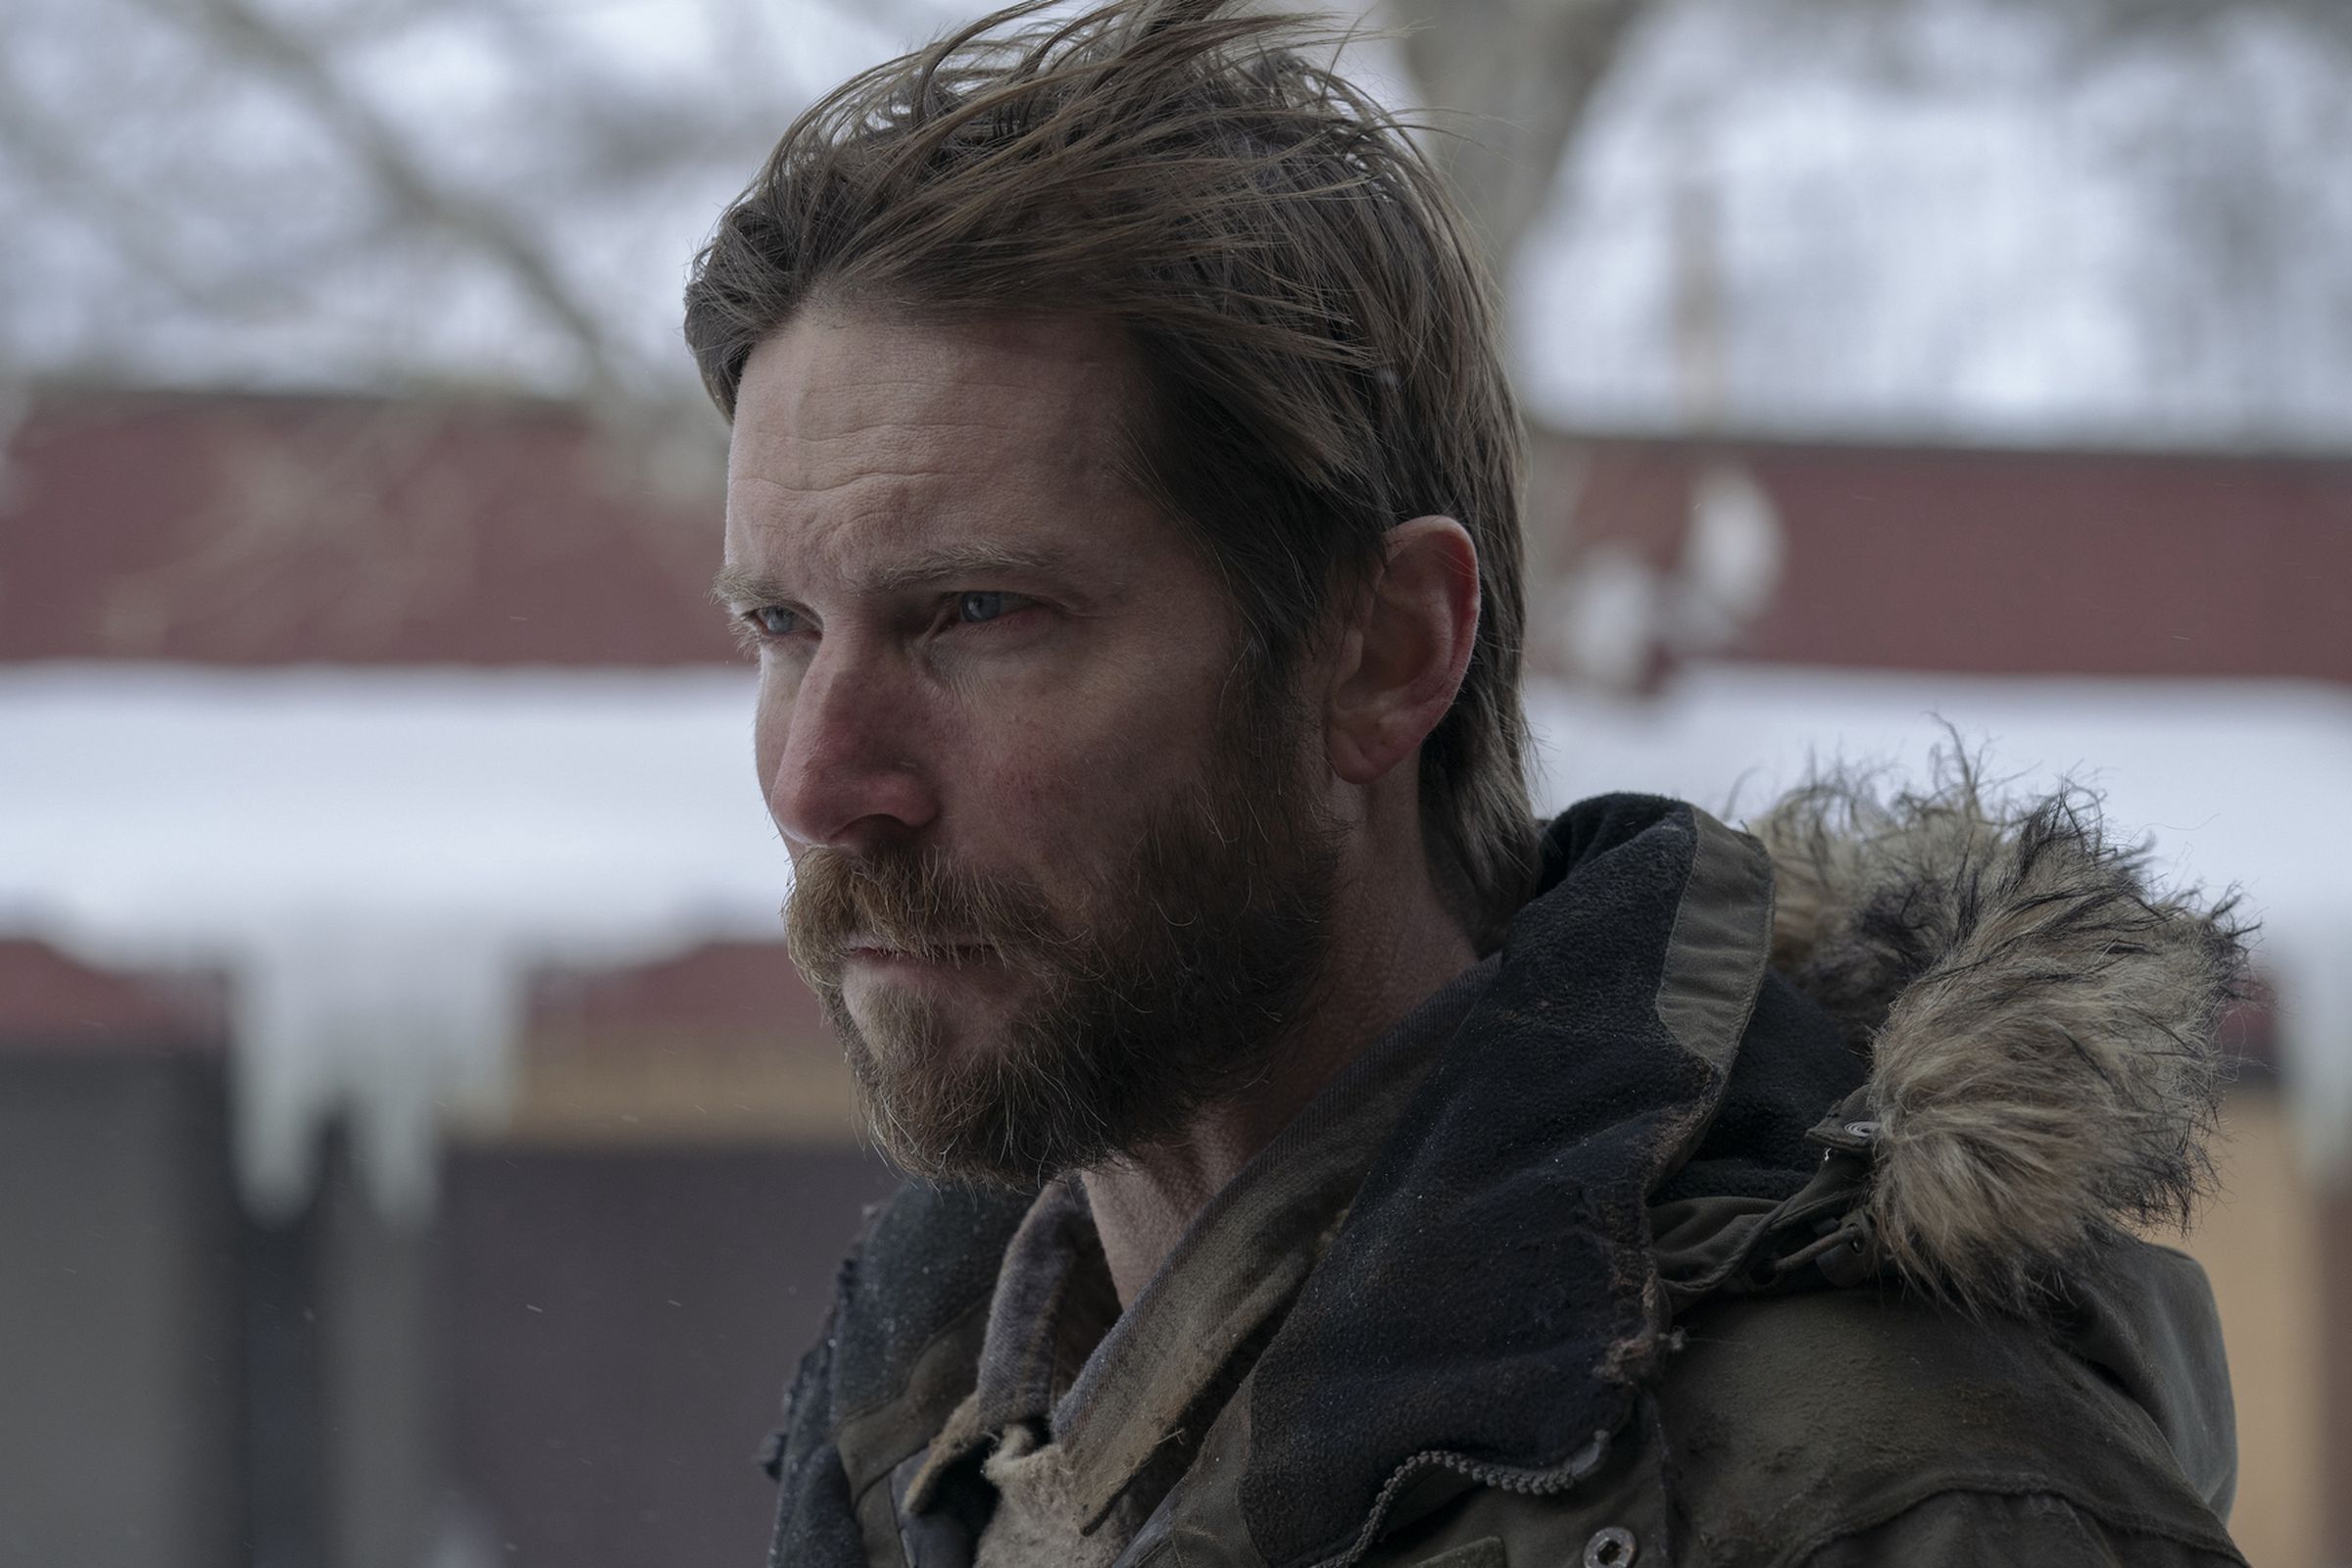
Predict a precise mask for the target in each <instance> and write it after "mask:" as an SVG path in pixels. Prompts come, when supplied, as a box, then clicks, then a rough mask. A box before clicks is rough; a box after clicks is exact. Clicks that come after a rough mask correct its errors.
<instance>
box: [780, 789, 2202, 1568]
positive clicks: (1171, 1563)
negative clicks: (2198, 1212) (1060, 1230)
mask: <svg viewBox="0 0 2352 1568" xmlns="http://www.w3.org/2000/svg"><path fill="white" fill-rule="evenodd" d="M1755 833H1756V836H1755V837H1750V836H1748V835H1744V834H1739V833H1734V832H1732V831H1731V830H1729V829H1727V828H1725V827H1723V826H1722V825H1721V824H1719V823H1717V822H1715V821H1714V820H1713V819H1711V818H1709V817H1708V816H1706V815H1705V813H1703V812H1700V811H1698V810H1696V809H1693V808H1691V807H1689V806H1686V805H1682V804H1679V803H1675V802H1669V801H1662V800H1655V799H1649V798H1643V797H1625V796H1619V797H1605V798H1602V799H1599V800H1595V801H1590V802H1587V803H1585V804H1584V805H1582V806H1580V807H1578V808H1576V809H1572V810H1571V811H1570V812H1568V813H1567V814H1566V815H1564V816H1563V817H1561V818H1560V819H1559V820H1558V821H1557V822H1555V823H1554V824H1553V825H1552V826H1551V828H1550V829H1549V830H1548V832H1547V833H1546V836H1545V840H1544V876H1543V879H1542V888H1541V891H1540V892H1539V894H1538V895H1537V897H1536V898H1535V899H1534V900H1533V901H1531V903H1530V904H1529V905H1528V907H1527V908H1526V909H1525V910H1523V911H1522V913H1521V914H1520V916H1519V918H1518V919H1517V920H1516V921H1515V922H1514V924H1513V926H1512V928H1511V931H1510V934H1509V936H1508V937H1507V938H1506V940H1505V943H1504V946H1503V949H1502V952H1501V953H1500V955H1499V956H1497V957H1495V958H1494V959H1491V960H1490V965H1489V972H1488V974H1486V975H1485V976H1484V977H1482V980H1481V985H1480V989H1479V991H1478V994H1477V996H1476V998H1475V1000H1474V1001H1473V1002H1471V1003H1469V1004H1468V1005H1467V1012H1466V1015H1464V1016H1463V1017H1462V1018H1461V1020H1460V1022H1459V1025H1458V1027H1455V1028H1453V1029H1452V1031H1451V1034H1450V1036H1449V1038H1447V1039H1446V1041H1445V1043H1444V1045H1443V1048H1442V1049H1441V1050H1440V1051H1439V1052H1438V1053H1437V1054H1436V1057H1435V1060H1434V1062H1433V1064H1432V1065H1431V1066H1430V1067H1429V1068H1428V1070H1427V1072H1426V1075H1425V1076H1424V1077H1422V1078H1420V1079H1418V1080H1416V1081H1415V1084H1414V1086H1413V1088H1412V1090H1411V1094H1410V1099H1409V1102H1408V1103H1406V1104H1405V1106H1404V1107H1403V1109H1402V1110H1401V1111H1400V1112H1399V1113H1398V1114H1397V1117H1396V1119H1395V1124H1394V1126H1393V1127H1389V1128H1387V1130H1386V1131H1385V1135H1384V1138H1385V1141H1384V1142H1383V1143H1382V1144H1381V1147H1380V1149H1379V1152H1378V1153H1377V1155H1376V1157H1373V1158H1372V1160H1371V1162H1370V1165H1369V1168H1368V1169H1367V1170H1366V1171H1365V1172H1364V1173H1363V1175H1362V1178H1361V1183H1360V1187H1358V1188H1356V1189H1355V1190H1354V1191H1353V1197H1352V1201H1349V1202H1348V1204H1347V1206H1346V1208H1345V1217H1344V1220H1343V1221H1342V1222H1341V1223H1339V1224H1338V1225H1337V1227H1336V1230H1335V1231H1333V1233H1332V1234H1329V1235H1328V1236H1327V1237H1324V1238H1322V1239H1321V1240H1320V1241H1319V1243H1318V1247H1317V1250H1315V1252H1314V1253H1313V1256H1312V1258H1311V1259H1310V1260H1309V1261H1308V1262H1306V1263H1305V1264H1302V1266H1301V1268H1300V1270H1299V1273H1300V1276H1301V1277H1300V1279H1299V1282H1298V1284H1297V1285H1296V1287H1295V1288H1286V1289H1288V1290H1289V1294H1288V1296H1287V1297H1286V1301H1285V1305H1284V1308H1283V1310H1282V1312H1281V1314H1280V1315H1279V1317H1277V1318H1275V1319H1273V1320H1271V1321H1272V1323H1273V1327H1272V1329H1271V1332H1270V1334H1268V1335H1265V1336H1256V1337H1253V1338H1252V1341H1251V1343H1250V1344H1248V1345H1247V1346H1242V1347H1237V1348H1236V1349H1235V1352H1234V1359H1233V1362H1232V1371H1233V1377H1232V1378H1231V1379H1230V1380H1229V1381H1228V1382H1226V1383H1225V1384H1223V1385H1222V1386H1221V1387H1220V1391H1219V1397H1218V1398H1217V1400H1215V1401H1214V1403H1213V1404H1212V1405H1210V1406H1209V1407H1206V1408H1201V1409H1199V1410H1196V1411H1193V1412H1191V1413H1190V1419H1191V1421H1192V1426H1191V1428H1190V1429H1189V1430H1187V1431H1185V1432H1182V1433H1180V1434H1172V1435H1171V1437H1170V1439H1169V1440H1168V1442H1167V1443H1163V1444H1162V1445H1161V1446H1160V1448H1159V1450H1158V1451H1157V1452H1156V1454H1153V1453H1151V1452H1146V1451H1141V1450H1139V1454H1138V1457H1137V1462H1136V1464H1135V1466H1134V1467H1133V1469H1134V1477H1129V1476H1128V1475H1127V1472H1126V1471H1125V1470H1124V1469H1116V1468H1114V1469H1113V1470H1112V1471H1110V1472H1109V1474H1110V1475H1111V1478H1112V1482H1113V1485H1112V1486H1111V1487H1109V1488H1106V1489H1104V1495H1102V1496H1079V1497H1074V1498H1072V1499H1071V1500H1070V1506H1072V1507H1074V1508H1076V1509H1077V1510H1079V1512H1080V1513H1081V1514H1082V1515H1084V1516H1085V1517H1084V1518H1081V1519H1079V1520H1077V1521H1076V1522H1077V1523H1079V1524H1081V1525H1092V1524H1095V1523H1099V1522H1100V1521H1101V1520H1102V1519H1103V1517H1106V1516H1107V1515H1109V1513H1110V1512H1111V1511H1112V1508H1113V1504H1114V1503H1115V1502H1116V1501H1117V1498H1116V1493H1117V1491H1118V1489H1119V1487H1120V1486H1121V1485H1125V1484H1127V1483H1128V1482H1129V1481H1131V1480H1133V1479H1136V1478H1140V1477H1141V1476H1142V1475H1143V1474H1144V1473H1145V1472H1146V1470H1147V1469H1157V1470H1158V1471H1159V1472H1160V1474H1161V1476H1162V1480H1161V1482H1160V1483H1159V1484H1158V1485H1157V1486H1156V1487H1155V1489H1154V1490H1153V1492H1152V1495H1151V1499H1150V1500H1151V1502H1152V1506H1151V1507H1150V1509H1149V1513H1148V1515H1147V1516H1144V1517H1143V1520H1142V1523H1141V1525H1140V1528H1138V1529H1136V1530H1135V1531H1134V1533H1133V1536H1132V1539H1131V1540H1130V1541H1129V1542H1128V1543H1127V1544H1126V1545H1125V1547H1124V1549H1123V1550H1122V1551H1121V1552H1120V1553H1119V1555H1118V1563H1119V1564H1120V1568H1145V1565H1152V1568H1176V1565H1179V1564H1182V1565H1187V1568H1194V1565H1199V1568H1209V1565H1216V1568H1226V1565H1232V1568H1243V1565H1248V1568H1310V1565H1335V1568H1336V1565H1352V1564H1367V1565H1390V1564H1397V1565H1403V1564H1430V1565H1435V1564H1444V1565H1446V1568H1503V1565H1520V1564H1544V1565H1547V1568H1548V1565H1576V1564H1583V1565H1585V1568H1635V1565H1637V1564H1639V1565H1641V1568H1666V1565H1668V1564H1687V1565H1700V1564H1705V1565H1726V1568H1729V1565H1734V1564H1738V1565H1750V1564H1753V1565H1764V1564H1789V1565H1799V1564H1801V1565H1806V1568H1859V1565H1863V1564H1873V1565H1878V1564H1918V1565H1923V1568H1945V1565H1961V1564H1970V1565H1974V1564H1986V1565H1989V1564H1994V1563H1999V1564H2002V1565H2004V1568H2007V1565H2015V1564H2021V1563H2034V1564H2053V1565H2056V1564H2109V1563H2115V1564H2121V1563H2131V1564H2134V1565H2155V1568H2168V1565H2182V1568H2186V1565H2191V1564H2194V1565H2200V1568H2207V1565H2217V1564H2225V1563H2240V1562H2242V1559H2241V1558H2240V1557H2239V1555H2238V1554H2237V1552H2236V1551H2235V1549H2234V1548H2233V1547H2232V1545H2231V1544H2230V1542H2229V1536H2228V1534H2227V1532H2226V1530H2225V1528H2224V1525H2223V1523H2222V1520H2223V1519H2224V1518H2226V1516H2227V1513H2228V1509H2229V1495H2230V1491H2231V1487H2232V1484H2233V1479H2234V1463H2235V1459H2234V1438H2233V1429H2232V1424H2231V1413H2230V1407H2229V1388H2228V1377H2227V1373H2226V1370H2225V1367H2224V1362H2223V1357H2222V1351H2221V1344H2220V1336H2219V1332H2218V1327H2217V1324H2216V1321H2215V1317H2214V1313H2213V1306H2212V1300H2211V1298H2210V1295H2209V1293H2208V1291H2207V1289H2206V1287H2205V1283H2204V1279H2203V1276H2202V1274H2201V1273H2200V1272H2199V1270H2198V1269H2197V1267H2196V1265H2195V1264H2194V1263H2193V1262H2191V1261H2189V1260H2188V1259H2187V1258H2186V1257H2184V1256H2182V1255H2180V1253H2177V1252H2174V1251H2171V1250H2166V1249H2163V1248H2159V1247H2155V1246H2151V1245H2149V1244H2147V1243H2144V1242H2141V1241H2138V1240H2134V1239H2133V1238H2132V1237H2131V1235H2130V1234H2129V1232H2128V1230H2127V1229H2126V1222H2128V1221H2131V1220H2134V1219H2140V1218H2145V1217H2147V1216H2148V1215H2150V1214H2152V1213H2157V1212H2161V1211H2164V1210H2166V1209H2167V1208H2170V1207H2172V1206H2175V1205H2177V1204H2179V1203H2180V1202H2182V1201H2185V1198H2186V1195H2187V1194H2188V1192H2189V1191H2190V1189H2191V1187H2192V1185H2193V1180H2194V1176H2195V1174H2196V1171H2197V1169H2198V1162H2199V1158H2200V1154H2199V1139H2200V1138H2201V1136H2202V1131H2203V1129H2204V1127H2205V1126H2206V1125H2207V1122H2208V1119H2209V1117H2210V1113H2211V1109H2212V1097H2213V1094H2214V1085H2215V1077H2216V1074H2215V1063H2214V1059H2213V1048H2212V1034H2213V1023H2214V1017H2215V1014H2216V1011H2217V1009H2218V1008H2219V1006H2220V1005H2221V1004H2222V1001H2223V999H2224V998H2225V996H2226V995H2227V993H2228V990H2229V985H2230V983H2231V980H2232V978H2233V975H2234V973H2235V969H2236V965H2237V962H2238V951H2237V946H2236V943H2235V940H2234V937H2233V935H2232V934H2231V932H2230V931H2229V929H2228V928H2227V923H2226V921H2225V920H2222V919H2217V918H2216V917H2214V916H2212V915H2208V914H2205V913H2201V912H2199V911H2197V910H2195V909H2192V908H2190V907H2186V906H2184V905H2181V904H2179V903H2173V902H2167V901H2165V900H2163V899H2160V898H2158V897H2156V896H2154V895H2153V894H2152V893H2150V891H2149V890H2148V889H2147V888H2146V887H2145V886H2144V885H2143V884H2142V881H2141V877H2140V871H2139V867H2138V864H2137V861H2136V860H2135V858H2133V857H2132V856H2131V855H2130V854H2127V853H2122V852H2119V851H2117V850H2115V849H2114V848H2112V847H2111V846H2109V845H2107V844H2106V843H2105V842H2104V841H2103V840H2102V838H2101V836H2100V833H2099V831H2098V828H2097V825H2096V823H2095V821H2093V820H2090V819H2089V818H2088V817H2086V816H2085V815H2084V814H2083V813H2082V812H2081V811H2080V810H2078V809H2075V808H2073V807H2072V806H2070V804H2069V803H2066V802H2063V801H2061V802H2051V803H2045V804H2044V805H2042V806H2041V807H2039V808H2037V809H2033V810H2030V811H2027V812H2023V813H2021V814H2019V815H2017V816H2015V817H2013V818H2009V819H2004V820H1994V819H1992V818H1991V817H1990V816H1989V815H1988V814H1987V813H1986V812H1985V810H1983V809H1981V808H1980V807H1979V806H1978V804H1977V802H1976V801H1975V799H1974V798H1973V796H1972V795H1970V794H1969V793H1968V792H1967V791H1966V790H1965V789H1961V790H1956V791H1954V792H1952V793H1951V794H1948V795H1945V796H1942V797H1937V798H1935V799H1930V800H1910V801H1904V802H1901V803H1898V804H1897V805H1896V806H1895V807H1892V808H1885V809H1882V808H1879V807H1876V806H1874V805H1872V804H1870V803H1868V802H1866V801H1862V800H1859V799H1856V798H1853V797H1851V796H1844V795H1838V794H1836V793H1834V792H1825V791H1816V792H1812V793H1809V794H1807V795H1805V796H1802V797H1798V798H1795V799H1792V800H1791V801H1789V802H1786V803H1784V804H1783V805H1782V807H1780V808H1779V809H1776V810H1775V811H1774V812H1772V813H1770V814H1769V815H1768V816H1767V817H1766V818H1765V819H1764V820H1763V821H1762V822H1760V823H1758V824H1756V827H1755ZM1029 1205H1030V1198H1029V1196H1028V1195H1017V1194H1012V1195H1008V1194H983V1193H969V1192H958V1191H947V1190H940V1189H935V1188H928V1187H923V1186H919V1185H917V1186H910V1187H909V1188H907V1190H906V1191H904V1192H903V1193H902V1194H901V1196H900V1197H899V1199H898V1200H896V1201H894V1202H893V1203H891V1204H890V1205H888V1206H887V1207H886V1208H885V1209H884V1210H883V1211H882V1212H881V1213H880V1214H878V1215H877V1216H876V1218H875V1220H874V1221H873V1223H872V1224H871V1225H870V1226H869V1228H868V1232H867V1234H866V1236H865V1237H864V1238H863V1239H862V1241H861V1243H860V1247H859V1250H858V1252H857V1253H856V1254H855V1255H854V1256H853V1257H852V1259H851V1260H850V1262H849V1263H848V1264H846V1265H845V1267H844V1270H843V1275H842V1282H841V1287H840V1290H839V1293H838V1295H837V1299H836V1303H835V1308H834V1317H833V1321H832V1323H831V1325H830V1326H829V1329H828V1333H827V1337H826V1340H825V1341H824V1343H822V1344H820V1345H819V1346H818V1347H817V1348H815V1349H814V1350H812V1351H811V1352H810V1353H809V1357H808V1358H807V1360H806V1361H805V1362H804V1364H803V1367H802V1370H801V1374H800V1376H799V1378H798V1379H797V1380H796V1382H795V1385H794V1389H793V1392H792V1395H791V1398H790V1402H789V1408H788V1414H787V1420H786V1424H785V1427H784V1428H783V1430H782V1431H781V1432H780V1433H779V1434H778V1435H777V1438H776V1440H775V1445H774V1449H773V1453H772V1456H771V1462H770V1470H771V1473H772V1474H774V1475H775V1476H776V1478H777V1479H778V1481H779V1482H780V1483H781V1496H780V1499H779V1512H778V1524H777V1532H776V1537H775V1544H774V1548H773V1552H772V1556H771V1562H772V1563H775V1564H783V1565H795V1568H798V1565H809V1568H849V1565H851V1564H859V1563H876V1564H893V1565H899V1564H906V1565H908V1568H963V1565H966V1564H968V1563H970V1561H971V1560H972V1554H973V1550H974V1545H975V1543H976V1542H977V1541H978V1539H979V1537H980V1534H981V1532H982V1531H983V1530H984V1529H986V1527H987V1525H988V1523H989V1520H990V1516H991V1511H992V1509H993V1507H994V1506H995V1503H994V1500H993V1496H992V1495H991V1494H990V1492H989V1490H988V1489H987V1488H986V1487H985V1486H982V1485H978V1484H976V1482H975V1478H976V1477H977V1476H978V1474H979V1469H978V1456H977V1455H974V1456H973V1459H972V1463H970V1464H969V1465H964V1464H963V1460H962V1456H961V1455H960V1454H959V1453H958V1452H957V1451H956V1450H955V1449H954V1447H953V1446H952V1445H951V1443H950V1441H949V1440H947V1439H945V1438H943V1430H944V1429H946V1428H948V1427H949V1425H950V1423H951V1421H952V1419H953V1418H954V1417H955V1416H956V1412H957V1410H958V1408H959V1407H962V1406H968V1403H969V1401H970V1398H971V1396H972V1391H973V1388H974V1383H975V1378H976V1376H977V1372H976V1368H977V1365H978V1361H979V1358H980V1354H981V1347H982V1341H983V1337H984V1335H985V1334H986V1333H987V1329H988V1318H989V1307H990V1301H991V1297H992V1293H993V1291H994V1288H995V1285H996V1280H997V1273H998V1269H999V1266H1000V1263H1001V1260H1002V1259H1003V1257H1004V1254H1005V1247H1006V1244H1007V1241H1008V1239H1009V1238H1010V1237H1011V1236H1012V1234H1013V1232H1014V1230H1015V1228H1016V1227H1017V1226H1018V1225H1019V1224H1020V1222H1021V1220H1022V1218H1023V1215H1024V1214H1025V1213H1026V1212H1027V1210H1028V1208H1029ZM1170 1445H1175V1446H1176V1447H1178V1448H1180V1449H1181V1452H1182V1459H1181V1462H1180V1463H1179V1464H1178V1465H1177V1466H1176V1467H1175V1468H1176V1471H1177V1473H1176V1474H1175V1476H1174V1479H1173V1481H1172V1483H1169V1482H1167V1481H1166V1479H1165V1477H1166V1474H1167V1471H1168V1468H1169V1467H1168V1465H1167V1457H1168V1453H1169V1451H1171V1448H1170ZM959 1466H961V1468H960V1469H959V1468H958V1467H959ZM943 1476H944V1477H945V1479H944V1480H943ZM958 1477H960V1480H958V1479H957V1478H958Z"/></svg>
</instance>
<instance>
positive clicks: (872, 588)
mask: <svg viewBox="0 0 2352 1568" xmlns="http://www.w3.org/2000/svg"><path fill="white" fill-rule="evenodd" d="M1061 565H1062V563H1061V558H1060V557H1059V556H1058V555H1054V554H1051V553H1049V552H1046V551H1039V550H1024V549H1021V548H1019V547H1018V546H1012V545H990V544H955V545H943V546H941V547H940V548H939V549H936V550H926V551H924V552H923V553H922V554H921V555H919V556H915V557H913V558H912V559H910V560H907V561H894V562H890V563H888V564H884V565H881V566H877V567H876V568H874V569H873V570H872V571H870V572H866V573H862V574H861V575H860V577H859V587H860V588H861V589H862V590H863V591H865V592H868V593H881V594H890V593H904V592H906V591H907V590H909V589H915V588H944V587H948V586H951V585H962V586H969V585H970V584H971V583H972V582H973V581H975V580H985V579H987V578H990V577H1000V576H1020V577H1037V576H1054V575H1058V574H1059V572H1060V570H1061ZM711 598H713V599H715V600H717V601H718V602H719V603H720V604H722V605H766V604H777V603H788V602H790V601H791V599H792V598H793V594H792V591H791V589H790V588H789V587H788V586H787V585H786V583H785V581H784V579H783V578H782V577H780V576H778V575H776V574H774V573H772V572H767V571H761V570H758V569H755V568H753V567H749V566H739V565H732V564H730V565H725V566H721V567H719V568H718V574H717V575H716V576H715V577H713V578H712V579H711Z"/></svg>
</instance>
